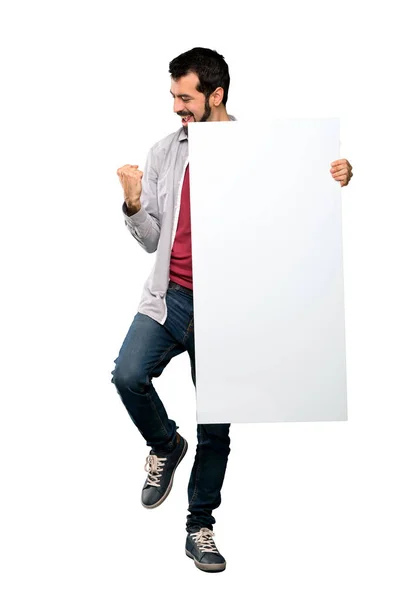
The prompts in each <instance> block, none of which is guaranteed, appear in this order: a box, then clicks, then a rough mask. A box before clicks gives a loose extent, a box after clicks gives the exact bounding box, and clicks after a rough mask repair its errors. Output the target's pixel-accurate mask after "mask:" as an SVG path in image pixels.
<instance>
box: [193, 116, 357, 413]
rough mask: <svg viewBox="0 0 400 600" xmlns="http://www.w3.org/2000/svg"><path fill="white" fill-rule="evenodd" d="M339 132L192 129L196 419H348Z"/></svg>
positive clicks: (312, 123) (222, 126)
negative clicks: (335, 170)
mask: <svg viewBox="0 0 400 600" xmlns="http://www.w3.org/2000/svg"><path fill="white" fill-rule="evenodd" d="M339 128H340V122H339V119H337V118H330V119H273V120H268V121H265V120H264V122H262V123H260V122H258V121H257V122H243V121H221V122H204V123H190V124H189V164H190V198H191V226H192V261H193V287H194V313H195V319H194V321H195V353H196V398H197V422H198V423H243V422H246V423H248V422H272V421H336V420H338V421H339V420H347V399H346V356H345V322H344V290H343V258H342V228H341V188H340V183H339V182H338V181H335V180H334V179H333V178H332V175H331V173H330V163H331V162H332V161H334V160H337V159H338V158H340V155H339Z"/></svg>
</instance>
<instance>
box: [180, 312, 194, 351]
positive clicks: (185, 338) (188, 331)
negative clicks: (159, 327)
mask: <svg viewBox="0 0 400 600" xmlns="http://www.w3.org/2000/svg"><path fill="white" fill-rule="evenodd" d="M193 321H194V317H192V319H191V321H190V323H189V325H188V328H187V330H186V333H185V335H184V337H183V341H182V344H184V343H185V342H186V340H187V338H188V337H189V333H190V329H191V328H192V325H193Z"/></svg>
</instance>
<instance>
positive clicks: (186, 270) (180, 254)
mask: <svg viewBox="0 0 400 600" xmlns="http://www.w3.org/2000/svg"><path fill="white" fill-rule="evenodd" d="M169 278H170V280H171V281H174V282H175V283H179V284H180V285H183V286H185V287H187V288H190V289H191V290H192V289H193V282H192V232H191V225H190V190H189V164H188V165H187V167H186V171H185V176H184V178H183V185H182V193H181V207H180V211H179V219H178V226H177V230H176V235H175V240H174V245H173V247H172V251H171V262H170V267H169Z"/></svg>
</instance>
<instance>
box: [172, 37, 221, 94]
mask: <svg viewBox="0 0 400 600" xmlns="http://www.w3.org/2000/svg"><path fill="white" fill-rule="evenodd" d="M169 72H170V74H171V77H172V78H173V79H175V80H177V79H180V78H181V77H183V76H185V75H188V74H189V73H195V74H196V75H197V76H198V78H199V84H198V85H197V88H196V89H197V91H198V92H200V93H202V94H204V95H205V96H206V98H209V97H210V95H211V94H212V93H213V92H215V90H216V88H217V87H222V88H223V90H224V96H223V98H222V104H224V105H226V103H227V100H228V90H229V82H230V77H229V68H228V65H227V64H226V62H225V60H224V57H223V56H222V55H221V54H218V52H216V51H215V50H210V49H209V48H192V50H188V51H187V52H184V53H183V54H180V55H179V56H177V57H176V58H174V59H173V60H171V62H170V63H169Z"/></svg>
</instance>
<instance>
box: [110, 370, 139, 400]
mask: <svg viewBox="0 0 400 600" xmlns="http://www.w3.org/2000/svg"><path fill="white" fill-rule="evenodd" d="M111 381H112V383H113V384H114V385H115V387H116V388H117V389H118V391H120V392H121V391H124V390H127V389H129V391H131V392H138V393H143V392H144V391H145V387H146V384H147V383H148V377H147V374H146V373H145V372H144V371H143V370H142V369H140V368H134V367H132V366H130V367H129V369H127V368H123V367H121V366H118V365H117V366H116V367H115V369H114V370H113V371H112V379H111Z"/></svg>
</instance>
